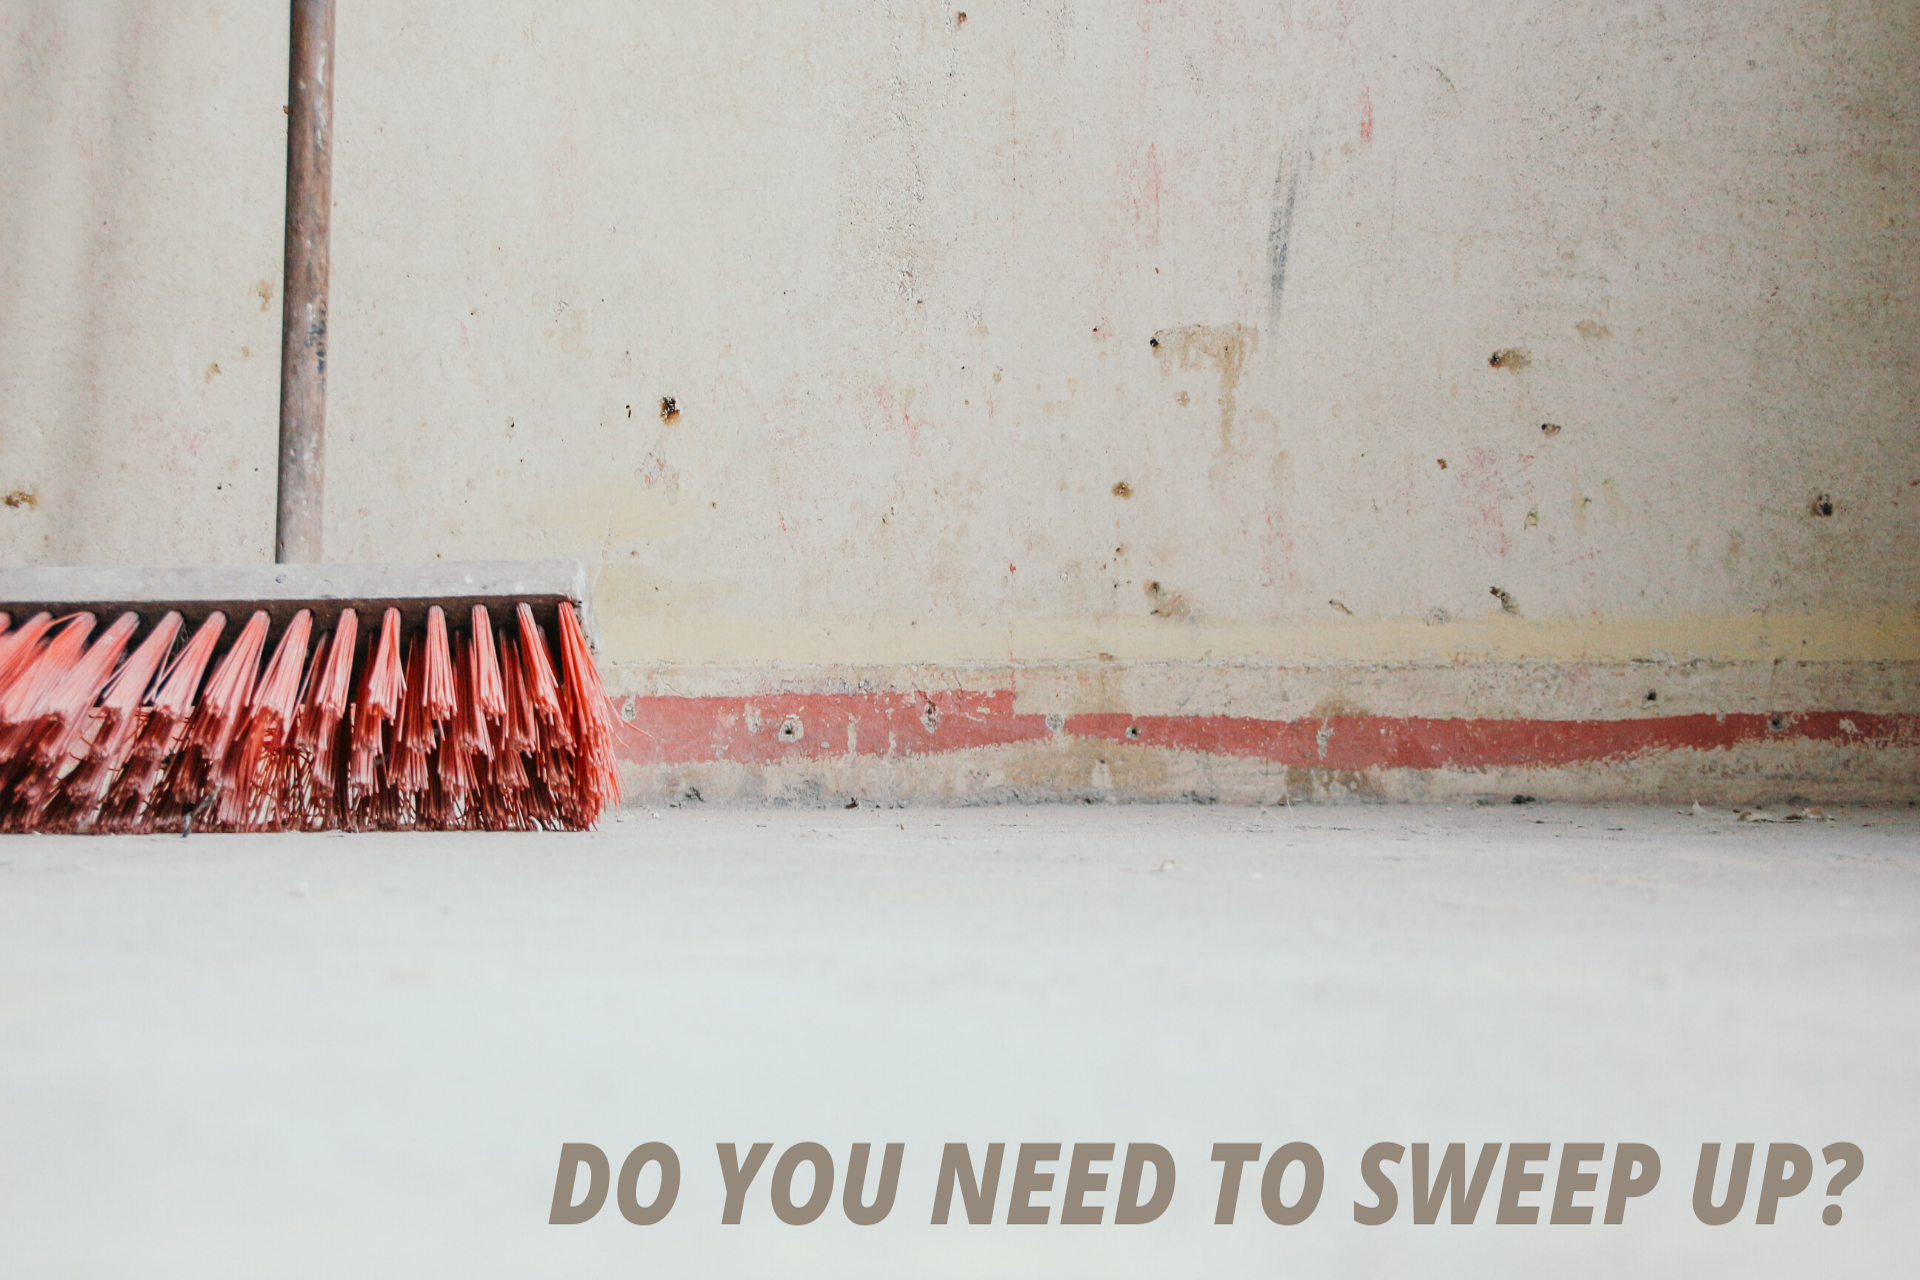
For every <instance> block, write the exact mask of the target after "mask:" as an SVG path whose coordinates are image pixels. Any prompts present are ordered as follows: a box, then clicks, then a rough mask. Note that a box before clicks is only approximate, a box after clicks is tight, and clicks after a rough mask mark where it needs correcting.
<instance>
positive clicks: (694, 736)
mask: <svg viewBox="0 0 1920 1280" xmlns="http://www.w3.org/2000/svg"><path fill="white" fill-rule="evenodd" d="M626 705H627V704H626V703H625V701H624V700H621V699H616V700H615V702H614V706H615V709H616V710H618V711H619V712H620V717H619V719H618V720H616V723H617V724H620V725H621V732H620V734H619V736H618V742H617V743H616V747H615V749H616V751H617V752H618V754H619V756H620V758H621V759H622V760H627V761H631V762H633V763H635V764H684V763H689V762H693V761H702V760H733V761H738V762H739V763H742V764H771V763H774V762H776V761H780V760H791V759H793V758H795V757H804V758H817V757H822V756H851V755H862V756H892V755H902V756H913V755H928V754H932V753H937V752H942V751H961V750H965V749H966V748H968V747H991V746H999V745H1000V744H1002V743H1008V742H1027V741H1032V740H1033V739H1036V738H1044V737H1046V736H1047V733H1048V731H1047V720H1046V717H1045V716H1033V715H1017V714H1015V713H1014V710H1013V690H1011V689H999V690H995V691H993V692H991V693H974V692H949V693H932V694H927V693H818V694H775V695H772V696H770V697H763V698H635V699H633V714H632V718H631V719H628V718H627V713H626ZM849 730H851V731H852V732H851V734H849Z"/></svg>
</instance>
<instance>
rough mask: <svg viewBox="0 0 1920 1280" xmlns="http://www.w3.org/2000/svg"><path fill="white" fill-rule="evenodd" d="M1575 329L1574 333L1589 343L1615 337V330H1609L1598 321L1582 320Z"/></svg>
mask: <svg viewBox="0 0 1920 1280" xmlns="http://www.w3.org/2000/svg"><path fill="white" fill-rule="evenodd" d="M1573 328H1574V332H1576V333H1578V334H1579V335H1580V336H1581V337H1583V338H1585V339H1586V340H1587V341H1588V342H1598V341H1600V340H1601V339H1602V338H1611V337H1612V336H1613V330H1611V329H1609V328H1607V326H1605V325H1603V324H1601V323H1600V322H1599V321H1598V320H1582V321H1581V322H1580V323H1579V324H1576V325H1575V326H1573Z"/></svg>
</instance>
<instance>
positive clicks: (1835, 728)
mask: <svg viewBox="0 0 1920 1280" xmlns="http://www.w3.org/2000/svg"><path fill="white" fill-rule="evenodd" d="M1066 731H1067V732H1068V733H1069V734H1073V735H1075V736H1078V737H1087V738H1101V739H1106V740H1108V741H1113V742H1133V743H1138V744H1140V745H1142V746H1158V747H1174V748H1177V749H1179V750H1183V751H1199V752H1205V753H1207V754H1211V755H1226V756H1252V757H1255V758H1258V759H1264V760H1272V761H1274V762H1276V763H1279V764H1293V765H1301V766H1305V767H1309V768H1325V769H1370V768H1379V769H1448V768H1451V769H1490V768H1502V767H1514V766H1520V767H1553V766H1556V765H1569V764H1594V763H1600V762H1602V761H1607V760H1625V759H1630V758H1632V757H1634V756H1644V755H1652V754H1657V753H1660V752H1668V751H1716V750H1722V749H1725V748H1728V747H1734V746H1738V745H1740V744H1742V743H1748V742H1766V741H1794V740H1799V741H1814V742H1835V743H1852V744H1861V745H1876V746H1895V745H1897V746H1913V745H1920V716H1915V715H1892V716H1877V715H1866V714H1863V713H1860V712H1837V711H1818V712H1807V713H1802V714H1798V715H1772V716H1768V715H1726V716H1715V715H1691V716H1660V717H1656V718H1648V719H1644V720H1638V719H1636V720H1435V719H1429V718H1426V717H1421V716H1328V717H1325V718H1320V719H1308V720H1253V719H1245V718H1241V717H1236V716H1141V717H1131V716H1125V715H1111V714H1102V715H1082V716H1069V717H1068V718H1067V723H1066Z"/></svg>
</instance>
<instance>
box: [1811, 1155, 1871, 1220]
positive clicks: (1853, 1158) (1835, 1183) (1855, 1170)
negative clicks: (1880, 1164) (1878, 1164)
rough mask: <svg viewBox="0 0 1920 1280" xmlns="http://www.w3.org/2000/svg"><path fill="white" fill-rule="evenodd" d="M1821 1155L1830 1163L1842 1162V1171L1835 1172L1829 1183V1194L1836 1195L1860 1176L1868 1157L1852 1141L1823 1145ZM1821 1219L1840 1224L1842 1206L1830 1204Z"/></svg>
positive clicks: (1823, 1211)
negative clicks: (1861, 1168)
mask: <svg viewBox="0 0 1920 1280" xmlns="http://www.w3.org/2000/svg"><path fill="white" fill-rule="evenodd" d="M1820 1157H1821V1159H1823V1160H1825V1161H1826V1162H1827V1163H1828V1164H1832V1163H1833V1162H1834V1161H1835V1160H1839V1161H1841V1162H1842V1163H1841V1165H1840V1172H1838V1173H1836V1174H1834V1175H1833V1179H1832V1181H1830V1182H1828V1183H1827V1194H1828V1195H1830V1196H1836V1197H1837V1196H1838V1195H1839V1194H1840V1193H1841V1192H1842V1191H1845V1190H1846V1189H1847V1188H1848V1186H1850V1185H1851V1184H1852V1183H1853V1180H1854V1179H1855V1178H1857V1177H1859V1176H1860V1167H1861V1166H1862V1165H1863V1164H1865V1163H1866V1157H1865V1156H1862V1155H1861V1154H1860V1148H1858V1147H1856V1146H1854V1145H1853V1144H1852V1143H1851V1142H1836V1143H1834V1144H1833V1145H1832V1146H1829V1147H1822V1148H1821V1150H1820ZM1820 1221H1822V1222H1824V1223H1826V1224H1827V1225H1828V1226H1830V1227H1833V1226H1838V1225H1839V1224H1840V1206H1839V1205H1837V1204H1830V1205H1828V1206H1827V1207H1826V1208H1825V1209H1823V1210H1822V1211H1821V1213H1820Z"/></svg>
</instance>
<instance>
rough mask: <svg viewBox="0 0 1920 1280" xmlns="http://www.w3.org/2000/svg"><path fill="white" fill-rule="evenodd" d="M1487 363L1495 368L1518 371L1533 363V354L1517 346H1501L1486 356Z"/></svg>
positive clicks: (1512, 371) (1511, 371) (1510, 371)
mask: <svg viewBox="0 0 1920 1280" xmlns="http://www.w3.org/2000/svg"><path fill="white" fill-rule="evenodd" d="M1487 363H1488V364H1490V365H1492V366H1493V367H1494V368H1496V369H1505V370H1507V371H1508V372H1509V373H1518V372H1520V371H1521V370H1522V369H1524V368H1526V367H1527V366H1528V365H1530V364H1532V363H1533V356H1532V355H1531V354H1529V353H1528V352H1525V351H1522V350H1521V349H1520V348H1519V347H1502V348H1500V349H1499V350H1498V351H1496V352H1494V353H1493V354H1492V355H1490V356H1488V357H1487Z"/></svg>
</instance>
